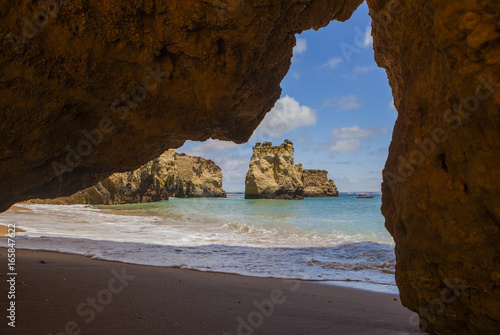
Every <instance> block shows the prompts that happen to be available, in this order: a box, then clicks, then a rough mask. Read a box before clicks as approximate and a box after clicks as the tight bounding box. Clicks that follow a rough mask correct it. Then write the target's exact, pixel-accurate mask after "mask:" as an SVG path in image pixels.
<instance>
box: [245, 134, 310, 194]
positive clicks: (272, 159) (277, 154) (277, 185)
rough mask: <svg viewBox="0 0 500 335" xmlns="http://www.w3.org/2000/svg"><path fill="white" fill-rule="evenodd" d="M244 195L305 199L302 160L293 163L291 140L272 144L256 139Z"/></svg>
mask: <svg viewBox="0 0 500 335" xmlns="http://www.w3.org/2000/svg"><path fill="white" fill-rule="evenodd" d="M245 199H290V200H300V199H304V184H303V183H302V164H297V165H295V163H294V151H293V143H292V142H291V141H290V140H285V141H284V142H283V144H281V145H280V146H275V147H273V145H272V143H271V142H264V143H263V144H262V145H261V144H260V143H259V142H257V143H255V146H254V147H253V155H252V158H251V160H250V167H249V170H248V173H247V176H246V181H245Z"/></svg>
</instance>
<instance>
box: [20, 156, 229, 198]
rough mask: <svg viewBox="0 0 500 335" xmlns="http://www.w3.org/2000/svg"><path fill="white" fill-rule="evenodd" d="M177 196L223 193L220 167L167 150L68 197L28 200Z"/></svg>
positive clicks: (216, 195) (207, 161)
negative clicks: (130, 169)
mask: <svg viewBox="0 0 500 335" xmlns="http://www.w3.org/2000/svg"><path fill="white" fill-rule="evenodd" d="M169 196H173V197H178V198H195V197H226V192H225V191H224V190H223V189H222V170H221V169H220V167H218V166H217V165H216V164H215V163H214V162H213V161H211V160H206V159H203V158H201V157H191V156H188V155H185V154H177V153H175V152H174V150H168V151H166V152H165V153H164V154H162V155H161V156H160V157H158V158H155V159H153V160H152V161H150V162H148V163H146V164H144V165H143V166H141V167H140V168H139V169H137V170H134V171H130V172H124V173H115V174H113V175H112V176H110V177H109V178H106V179H105V180H103V181H102V182H100V183H98V184H96V185H94V186H92V187H89V188H87V189H85V190H83V191H79V192H77V193H75V194H73V195H72V196H69V197H61V198H56V199H47V200H42V199H36V200H28V201H27V202H28V203H45V204H66V205H73V204H93V205H111V204H130V203H142V202H156V201H162V200H168V198H169Z"/></svg>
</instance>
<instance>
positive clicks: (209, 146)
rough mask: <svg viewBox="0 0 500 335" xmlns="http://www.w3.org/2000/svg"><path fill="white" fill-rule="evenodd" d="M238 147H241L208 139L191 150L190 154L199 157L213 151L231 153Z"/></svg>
mask: <svg viewBox="0 0 500 335" xmlns="http://www.w3.org/2000/svg"><path fill="white" fill-rule="evenodd" d="M240 146H241V145H239V144H236V143H233V142H227V141H219V140H212V139H209V140H207V141H206V142H203V143H202V144H200V145H197V146H195V147H193V148H191V152H192V153H193V154H196V155H199V154H202V153H207V152H214V151H232V150H236V149H238V148H239V147H240Z"/></svg>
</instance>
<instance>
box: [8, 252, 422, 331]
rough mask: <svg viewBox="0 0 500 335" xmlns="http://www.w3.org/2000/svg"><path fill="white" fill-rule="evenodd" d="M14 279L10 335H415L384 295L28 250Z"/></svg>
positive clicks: (405, 314) (395, 302)
mask: <svg viewBox="0 0 500 335" xmlns="http://www.w3.org/2000/svg"><path fill="white" fill-rule="evenodd" d="M0 266H1V268H2V271H1V276H2V277H3V278H4V279H2V280H1V281H2V282H3V284H2V292H3V293H2V295H3V296H6V295H7V293H8V290H9V288H8V285H7V283H6V279H9V278H8V277H7V276H6V273H7V250H6V249H4V248H1V249H0ZM16 272H17V278H16V297H15V303H16V323H15V325H16V327H15V329H14V328H11V327H8V326H7V321H6V319H5V317H3V318H2V319H3V320H4V321H3V322H2V325H1V326H0V329H4V330H5V329H7V334H30V335H31V334H44V335H46V334H50V333H52V334H59V335H62V334H182V335H185V334H221V335H222V334H224V335H228V334H297V335H298V334H315V335H319V334H329V335H330V334H384V335H385V334H399V335H402V334H418V330H417V328H416V327H415V326H412V325H411V324H410V321H409V319H410V316H411V315H412V313H411V312H410V311H408V310H407V309H406V308H404V307H402V306H401V304H400V302H399V297H398V296H397V295H391V294H382V293H375V292H369V291H363V290H356V289H350V288H344V287H337V286H330V285H324V284H316V283H309V282H300V281H283V280H281V279H272V278H255V277H245V276H240V275H232V274H223V273H210V272H200V271H191V270H185V269H176V268H165V267H152V266H142V265H131V264H124V263H117V262H108V261H99V260H92V259H90V258H87V257H84V256H77V255H68V254H61V253H54V252H42V251H26V250H17V251H16ZM5 278H6V279H5ZM1 301H2V302H1V308H0V309H1V310H2V311H4V312H3V313H6V309H7V308H8V306H7V303H8V302H7V299H3V298H2V299H1ZM4 330H2V331H0V332H1V333H2V334H5V331H4Z"/></svg>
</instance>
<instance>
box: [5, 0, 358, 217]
mask: <svg viewBox="0 0 500 335" xmlns="http://www.w3.org/2000/svg"><path fill="white" fill-rule="evenodd" d="M360 3H361V0H352V1H348V2H345V1H340V0H339V1H325V0H311V1H301V2H297V1H295V0H293V1H292V0H287V1H271V0H244V1H243V0H238V1H233V0H209V1H198V0H169V1H166V0H156V1H155V0H142V1H118V0H106V1H86V0H72V1H67V0H47V1H43V2H42V1H40V2H38V1H31V0H21V1H16V2H15V3H12V1H8V0H1V1H0V15H1V17H2V20H1V21H0V32H1V35H2V39H1V40H0V49H1V54H0V68H1V73H2V76H1V78H0V98H1V100H0V101H1V102H0V104H1V109H0V110H1V112H0V133H1V134H2V141H1V142H0V163H1V166H2V178H1V181H0V204H1V205H0V210H5V209H7V208H8V207H9V206H10V204H12V203H14V202H17V201H21V200H26V199H30V198H35V197H41V198H46V197H57V196H64V195H69V194H72V193H74V192H75V191H78V190H80V189H83V188H86V187H89V186H91V185H93V184H95V183H96V182H98V181H99V180H102V179H104V178H106V177H107V176H109V175H111V174H112V173H114V172H123V171H130V170H133V169H136V168H137V167H139V166H140V165H142V164H144V163H146V162H148V161H149V160H151V159H152V158H154V157H157V156H159V155H160V154H161V153H162V152H164V151H165V150H166V149H168V148H177V147H179V146H181V145H182V144H183V143H184V141H186V140H200V141H203V140H206V139H208V138H210V137H212V138H215V139H222V140H232V141H235V142H238V143H242V142H245V141H246V140H247V139H248V138H249V137H250V135H251V134H252V132H253V130H254V129H255V128H256V127H257V126H258V125H259V123H260V122H261V120H262V119H263V118H264V116H265V114H266V113H267V112H268V111H269V110H270V109H271V108H272V106H273V105H274V102H275V101H276V100H277V99H278V98H279V96H280V93H281V89H280V87H279V84H280V82H281V80H282V79H283V77H284V76H285V74H286V73H287V71H288V68H289V66H290V59H291V57H292V48H293V46H294V45H295V37H294V34H296V33H299V32H301V31H303V30H308V29H311V28H314V29H318V28H319V27H322V26H325V25H327V24H328V23H329V22H330V21H331V20H333V19H337V20H346V19H348V18H349V17H350V15H351V14H352V12H353V11H354V10H355V9H356V8H357V7H358V6H359V4H360ZM4 37H5V38H4Z"/></svg>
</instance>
